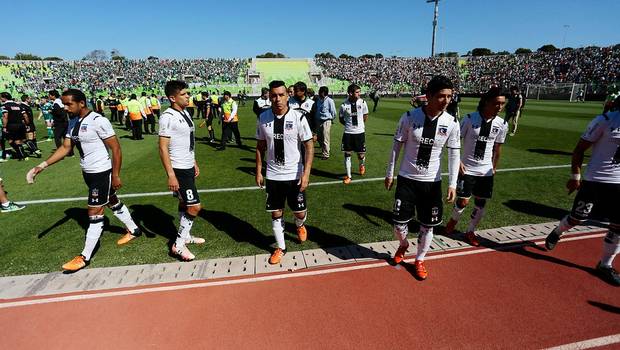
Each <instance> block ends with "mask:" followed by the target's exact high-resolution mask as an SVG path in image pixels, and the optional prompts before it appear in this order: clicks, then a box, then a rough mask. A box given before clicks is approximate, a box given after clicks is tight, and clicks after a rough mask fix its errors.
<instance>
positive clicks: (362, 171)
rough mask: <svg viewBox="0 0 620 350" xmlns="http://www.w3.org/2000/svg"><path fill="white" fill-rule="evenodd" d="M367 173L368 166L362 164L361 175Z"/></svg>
mask: <svg viewBox="0 0 620 350" xmlns="http://www.w3.org/2000/svg"><path fill="white" fill-rule="evenodd" d="M364 174H366V166H365V165H364V164H360V175H364Z"/></svg>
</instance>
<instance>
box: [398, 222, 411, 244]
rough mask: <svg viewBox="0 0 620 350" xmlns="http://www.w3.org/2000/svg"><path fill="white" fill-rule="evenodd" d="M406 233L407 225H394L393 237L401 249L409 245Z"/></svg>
mask: <svg viewBox="0 0 620 350" xmlns="http://www.w3.org/2000/svg"><path fill="white" fill-rule="evenodd" d="M407 231H408V226H407V224H394V237H396V239H397V240H398V241H399V242H400V246H401V247H404V246H407V245H408V244H409V242H407Z"/></svg>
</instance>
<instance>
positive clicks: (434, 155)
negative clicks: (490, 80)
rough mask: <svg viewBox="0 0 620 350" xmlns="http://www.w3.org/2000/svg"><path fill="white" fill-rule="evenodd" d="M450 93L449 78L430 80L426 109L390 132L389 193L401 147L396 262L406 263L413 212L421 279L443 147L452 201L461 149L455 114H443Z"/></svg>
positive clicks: (439, 206) (436, 218) (436, 208)
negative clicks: (409, 225)
mask: <svg viewBox="0 0 620 350" xmlns="http://www.w3.org/2000/svg"><path fill="white" fill-rule="evenodd" d="M452 89H453V85H452V82H451V81H450V80H449V79H448V78H446V77H444V76H441V75H438V76H435V77H433V78H432V79H431V80H430V81H429V82H428V85H427V88H426V96H427V99H428V105H426V106H424V107H420V108H416V109H413V110H411V111H409V112H406V113H405V114H403V115H402V117H401V118H400V122H399V123H398V127H397V129H396V132H395V134H394V145H393V147H392V151H391V154H390V159H389V162H388V166H387V173H386V176H385V188H386V189H387V190H390V189H391V188H392V185H393V180H394V179H393V176H394V167H395V165H396V162H397V160H398V155H399V154H400V150H401V148H402V147H404V148H405V154H404V156H403V157H404V158H403V160H402V161H401V163H400V170H399V172H398V181H397V185H396V194H395V201H394V208H393V216H392V218H393V221H394V235H395V236H396V238H397V239H398V240H399V241H400V246H399V247H398V250H397V251H396V253H395V255H394V262H395V263H397V264H398V263H400V262H402V261H403V259H404V255H405V251H406V250H407V248H408V247H409V242H408V241H407V233H408V232H407V231H408V223H409V221H411V219H412V218H413V215H414V213H415V212H416V211H417V219H418V221H419V222H420V233H419V235H418V251H417V255H416V260H415V262H414V268H415V275H416V277H417V278H418V279H421V280H423V279H426V277H427V276H428V271H427V270H426V267H425V266H424V258H425V257H426V253H427V252H428V250H429V248H430V246H431V243H432V241H433V227H435V226H438V225H440V224H441V222H442V212H443V203H442V200H441V151H442V150H443V148H444V146H445V147H447V148H448V195H447V198H446V199H447V202H448V203H452V202H454V199H455V198H456V180H457V176H458V172H459V148H460V147H461V141H460V132H459V123H458V121H457V120H456V118H455V117H454V116H451V115H450V114H448V113H446V112H445V110H446V107H447V106H448V104H449V103H450V99H451V98H452Z"/></svg>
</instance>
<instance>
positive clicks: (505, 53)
mask: <svg viewBox="0 0 620 350" xmlns="http://www.w3.org/2000/svg"><path fill="white" fill-rule="evenodd" d="M495 54H496V55H500V56H502V55H510V52H508V51H505V50H504V51H500V52H496V53H495Z"/></svg>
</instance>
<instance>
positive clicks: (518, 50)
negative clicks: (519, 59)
mask: <svg viewBox="0 0 620 350" xmlns="http://www.w3.org/2000/svg"><path fill="white" fill-rule="evenodd" d="M526 53H532V50H530V49H526V48H524V47H520V48H518V49H516V50H515V55H523V54H526Z"/></svg>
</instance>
